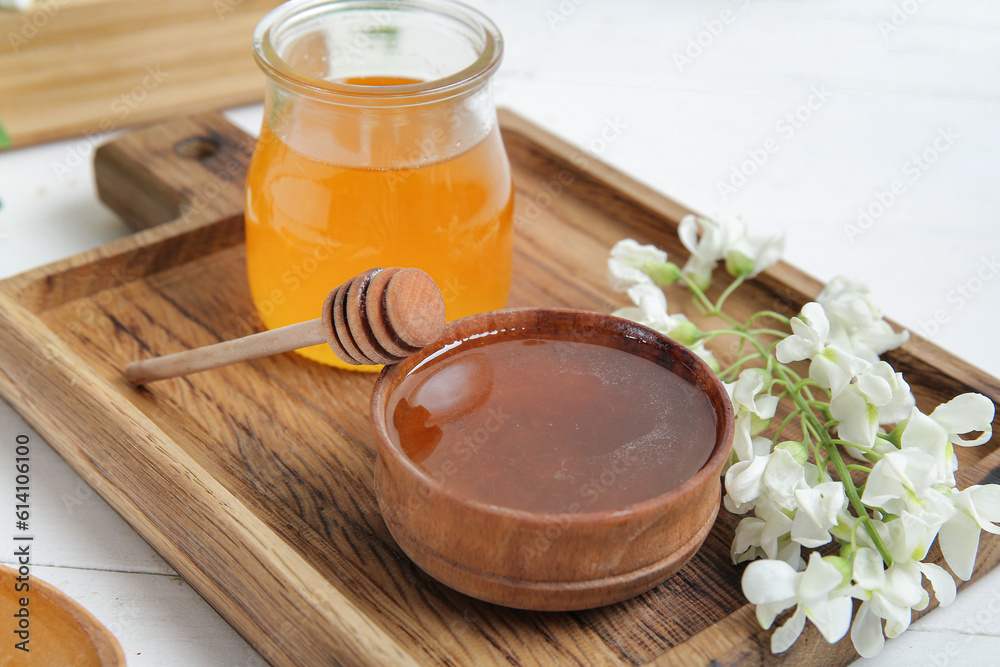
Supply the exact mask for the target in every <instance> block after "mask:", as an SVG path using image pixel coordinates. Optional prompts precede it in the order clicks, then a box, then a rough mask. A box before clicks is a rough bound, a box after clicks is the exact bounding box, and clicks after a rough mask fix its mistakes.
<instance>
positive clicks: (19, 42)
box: [0, 0, 281, 150]
mask: <svg viewBox="0 0 1000 667" xmlns="http://www.w3.org/2000/svg"><path fill="white" fill-rule="evenodd" d="M279 4H281V2H280V0H155V1H151V0H46V1H45V2H40V3H37V4H36V5H33V6H32V7H30V8H29V9H27V10H26V11H24V12H23V13H21V12H14V11H0V150H3V149H4V148H17V147H19V146H28V145H31V144H36V143H41V142H45V141H52V140H55V139H65V138H67V137H72V136H77V135H81V134H83V135H100V134H105V133H107V132H111V131H113V130H121V129H123V128H126V127H128V126H131V125H137V124H141V123H148V122H150V121H153V120H159V119H163V118H167V117H169V116H173V115H176V114H181V113H197V112H200V111H205V110H208V109H222V108H228V107H234V106H239V105H241V104H250V103H252V102H258V101H260V100H261V99H263V96H264V75H263V74H262V73H261V72H260V70H259V69H258V68H257V64H256V63H255V62H254V58H253V53H252V51H251V46H250V43H251V37H252V35H253V30H254V27H255V26H256V25H257V22H258V21H259V20H260V19H261V17H263V16H264V14H265V13H267V12H268V11H269V10H271V9H273V8H274V7H276V6H277V5H279ZM88 141H91V143H96V140H95V139H92V138H90V139H88Z"/></svg>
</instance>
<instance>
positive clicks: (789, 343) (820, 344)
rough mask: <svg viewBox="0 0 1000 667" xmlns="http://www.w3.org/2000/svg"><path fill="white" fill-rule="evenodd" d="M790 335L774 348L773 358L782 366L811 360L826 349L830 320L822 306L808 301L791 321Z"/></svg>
mask: <svg viewBox="0 0 1000 667" xmlns="http://www.w3.org/2000/svg"><path fill="white" fill-rule="evenodd" d="M791 327H792V335H791V336H789V337H788V338H786V339H784V340H783V341H781V342H780V343H778V345H777V346H776V347H775V350H774V353H775V354H774V356H776V357H777V358H778V361H780V362H781V363H783V364H789V363H791V362H793V361H802V360H803V359H812V358H813V357H815V356H816V355H817V354H819V353H821V352H822V351H823V350H824V349H825V348H826V342H827V340H829V338H830V320H828V319H827V317H826V311H824V310H823V306H821V305H820V304H818V303H816V302H815V301H810V302H809V303H807V304H806V305H804V306H802V312H801V313H799V314H798V315H797V316H796V317H793V318H792V320H791Z"/></svg>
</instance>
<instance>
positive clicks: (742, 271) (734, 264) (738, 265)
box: [726, 250, 754, 278]
mask: <svg viewBox="0 0 1000 667" xmlns="http://www.w3.org/2000/svg"><path fill="white" fill-rule="evenodd" d="M753 270H754V261H753V257H750V256H749V255H747V254H745V253H743V252H740V251H739V250H730V251H729V254H727V255H726V271H728V272H729V275H731V276H733V277H734V278H740V277H742V276H749V275H750V274H751V273H753Z"/></svg>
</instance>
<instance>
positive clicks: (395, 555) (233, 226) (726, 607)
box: [0, 112, 1000, 666]
mask: <svg viewBox="0 0 1000 667" xmlns="http://www.w3.org/2000/svg"><path fill="white" fill-rule="evenodd" d="M500 117H501V128H502V131H503V137H504V141H505V144H506V146H507V149H508V153H509V155H510V158H511V162H512V167H513V172H514V181H515V187H516V192H517V202H516V212H515V216H516V217H515V221H516V238H515V258H514V267H515V269H514V272H515V280H514V285H513V289H512V295H511V305H540V306H569V307H577V308H585V309H592V310H601V311H608V310H610V309H613V308H616V307H619V306H621V305H624V303H623V299H622V295H618V294H614V293H612V292H611V291H610V290H609V289H608V287H607V284H606V282H605V277H604V263H605V260H606V257H607V251H608V249H609V248H610V246H611V245H612V244H613V243H614V242H615V241H617V240H619V239H620V238H622V237H625V236H632V237H634V238H636V239H638V240H639V241H641V242H644V243H645V242H652V243H656V244H657V245H659V246H661V247H663V248H664V249H665V250H667V251H668V252H669V253H671V255H672V256H673V257H674V258H675V259H678V260H681V261H682V260H683V258H684V257H685V256H686V253H685V251H684V249H683V247H682V246H681V244H680V243H679V241H678V238H677V222H678V220H679V219H680V218H681V217H682V216H683V215H684V214H685V213H687V209H685V208H684V207H683V206H680V205H679V204H677V203H675V202H673V201H671V200H669V199H667V198H666V197H663V196H662V195H659V194H657V193H656V192H653V191H651V190H650V189H649V188H646V187H645V186H643V185H641V184H639V183H637V182H635V181H634V180H632V179H630V178H627V177H625V176H623V175H622V174H620V173H618V172H616V171H615V170H613V169H611V168H610V167H608V166H607V165H604V164H602V163H600V162H599V161H597V160H596V159H595V158H594V157H592V156H590V155H588V154H586V153H584V152H582V151H580V150H578V149H575V148H574V147H573V146H570V145H568V144H566V143H564V142H562V141H561V140H559V139H556V138H555V137H553V136H551V135H549V134H547V133H545V132H544V131H542V130H540V129H539V128H537V127H536V126H534V125H532V124H531V123H529V122H527V121H525V120H524V119H522V118H519V117H517V116H515V115H513V114H511V113H509V112H502V113H501V116H500ZM252 146H253V140H252V139H251V138H250V137H248V136H246V135H245V134H243V133H242V132H240V131H239V130H237V129H236V128H234V127H233V126H231V125H229V124H228V123H226V122H225V121H224V120H223V119H222V118H221V117H219V116H218V115H204V116H199V117H193V118H186V119H182V120H178V121H174V122H170V123H166V124H162V125H154V126H152V127H149V128H145V129H142V130H138V131H134V132H132V133H129V134H126V135H123V136H122V137H119V138H118V139H116V140H115V141H114V142H112V143H111V144H110V145H107V146H105V147H104V148H102V149H100V150H99V151H98V153H97V156H96V168H97V178H98V184H99V190H100V193H101V196H102V198H103V199H104V201H105V202H107V203H108V204H109V205H111V206H112V207H113V208H115V209H116V210H118V211H119V212H120V213H121V214H122V215H123V216H124V217H125V218H126V219H128V220H130V221H132V222H133V223H134V224H136V226H138V227H150V228H149V229H147V230H146V231H143V232H141V233H138V234H135V235H134V236H132V237H131V238H127V239H123V240H121V241H119V242H116V243H112V244H110V245H107V246H105V247H103V248H100V249H98V250H95V251H93V252H88V253H84V254H82V255H79V256H77V257H75V258H72V259H69V260H66V261H64V262H59V263H56V264H53V265H51V266H47V267H43V268H41V269H37V270H34V271H30V272H28V273H25V274H22V275H20V276H17V277H15V278H11V279H9V280H6V281H4V282H2V283H0V393H2V395H3V396H4V397H5V398H6V400H8V401H9V402H10V403H11V404H12V405H14V407H15V408H16V409H17V410H18V411H19V412H20V413H21V414H22V415H23V416H24V417H25V418H26V419H27V420H28V421H29V422H30V423H31V424H32V425H33V426H34V427H35V428H36V429H37V430H38V431H39V432H40V433H41V434H42V435H43V436H44V437H45V438H46V440H48V441H49V442H50V443H51V444H52V445H53V446H54V447H55V448H56V449H57V450H58V451H59V452H60V453H61V454H62V456H63V457H64V458H65V459H66V460H67V461H68V462H69V463H70V464H71V465H72V466H73V468H74V469H75V470H77V472H79V473H80V475H82V476H83V478H84V479H85V480H86V481H87V482H88V483H89V484H90V485H91V486H93V487H94V488H95V489H96V490H97V491H98V492H99V493H100V494H101V495H102V496H103V497H104V498H105V499H106V500H107V501H108V502H109V503H110V504H111V505H112V506H113V507H114V508H115V509H116V510H117V511H118V512H119V513H121V514H122V515H123V516H124V517H125V518H126V519H127V520H128V521H129V523H131V524H132V526H134V527H135V529H136V530H137V531H139V533H140V534H142V535H143V537H145V539H146V540H147V541H148V542H149V543H150V544H152V545H153V547H154V548H156V549H157V550H158V551H159V552H160V553H161V554H162V555H163V556H164V557H165V558H166V559H167V561H169V562H170V564H171V565H172V566H173V567H174V568H176V570H177V571H178V572H179V573H180V574H181V575H182V576H183V577H184V578H185V579H186V580H187V581H189V582H190V583H191V585H192V586H194V587H195V588H196V589H197V590H198V591H199V592H200V593H201V594H202V595H203V596H204V597H205V599H206V600H208V601H209V602H210V603H211V604H212V605H213V606H214V607H215V608H216V609H217V610H218V611H219V612H220V613H221V614H222V615H223V616H224V617H225V618H226V619H228V620H229V622H230V623H231V624H232V625H233V626H234V627H235V628H236V629H237V630H238V631H239V632H240V633H241V634H242V635H243V636H244V637H245V638H246V639H247V640H248V641H249V642H250V643H251V644H253V645H254V647H255V648H257V650H259V651H260V652H261V654H262V655H263V656H264V657H265V658H267V659H268V660H269V661H271V662H272V663H273V664H276V665H293V664H295V665H309V666H315V665H323V664H335V663H340V664H451V665H490V664H494V665H501V664H502V665H510V664H518V665H520V664H524V665H528V664H553V663H558V664H616V665H641V664H649V663H655V664H684V665H688V664H696V665H737V664H739V665H758V664H778V663H785V662H788V663H809V664H829V665H839V664H845V663H848V662H850V661H851V660H853V659H854V658H856V655H855V653H854V651H853V649H852V647H851V644H850V640H849V639H845V640H844V641H841V642H840V643H839V644H837V645H834V646H830V645H828V644H826V642H825V641H823V639H822V638H821V637H820V636H819V634H818V633H817V632H816V631H815V628H813V627H812V625H809V626H808V627H807V629H806V631H805V634H804V635H803V637H802V638H801V639H800V641H799V642H798V643H796V644H795V646H794V647H793V648H792V649H791V650H790V651H788V652H787V653H785V654H782V655H779V656H772V655H771V654H770V652H769V650H768V648H767V647H768V646H769V633H768V632H765V631H763V630H761V629H760V628H759V627H758V625H757V622H756V620H755V618H754V613H753V609H752V608H751V607H750V606H749V605H748V604H747V603H746V600H745V599H744V598H743V595H742V593H741V591H740V586H739V580H740V576H741V574H742V570H743V567H744V566H734V565H733V564H732V562H731V560H730V557H729V547H730V543H731V541H732V538H733V531H734V529H735V525H736V523H737V521H736V517H734V516H732V515H730V514H729V513H727V512H722V513H720V516H719V519H718V520H717V522H716V524H715V526H714V527H713V529H712V531H711V533H710V535H709V537H708V539H707V540H706V542H705V544H704V546H703V548H702V549H701V550H700V551H699V552H698V553H697V554H696V556H695V557H694V558H693V559H692V560H691V562H690V563H688V565H687V566H685V567H684V568H683V569H682V570H681V571H679V572H678V573H677V574H676V575H674V576H673V577H671V578H670V579H669V580H668V581H666V582H665V583H664V584H662V585H661V586H659V587H658V588H656V589H654V590H652V591H650V592H649V593H647V594H645V595H642V596H640V597H637V598H634V599H632V600H629V601H626V602H624V603H621V604H617V605H613V606H609V607H604V608H601V609H594V610H589V611H582V612H573V613H537V612H526V611H518V610H512V609H505V608H501V607H496V606H493V605H490V604H486V603H483V602H478V601H476V600H473V599H470V598H468V597H465V596H463V595H461V594H459V593H456V592H454V591H452V590H450V589H448V588H445V587H444V586H442V585H440V584H438V583H437V582H435V581H434V580H433V579H431V578H429V577H428V576H426V575H425V574H423V573H422V572H421V571H420V570H419V569H417V568H416V567H415V566H414V565H413V564H412V563H411V562H410V561H409V560H408V559H407V558H406V557H405V556H404V555H403V554H402V552H401V551H400V550H399V548H398V547H397V546H396V544H395V543H394V542H393V540H392V537H391V536H390V535H389V533H388V531H387V530H386V527H385V525H384V523H383V522H382V518H381V516H380V514H379V510H378V506H377V504H376V500H375V494H374V491H373V488H372V477H373V469H374V463H375V451H374V447H373V443H372V437H371V435H370V433H369V426H368V409H369V408H368V400H369V395H370V391H371V388H372V383H373V380H374V378H373V377H372V376H371V375H367V374H360V373H351V372H344V371H337V370H333V369H329V368H326V367H322V366H319V365H316V364H312V363H310V362H308V361H305V360H304V359H302V358H300V357H297V356H296V355H292V354H286V355H280V356H277V357H272V358H267V359H261V360H258V361H254V362H250V363H246V364H241V365H238V366H232V367H228V368H223V369H218V370H215V371H210V372H206V373H201V374H197V375H192V376H190V377H186V378H181V379H177V380H169V381H165V382H159V383H155V384H153V385H151V386H150V387H148V388H146V389H142V390H136V389H133V388H131V387H129V386H128V385H127V384H126V383H125V382H124V381H123V379H122V377H121V375H120V371H121V369H122V368H123V367H124V366H125V364H126V363H127V362H128V361H130V360H133V359H137V358H143V357H149V356H153V355H158V354H165V353H169V352H175V351H178V350H183V349H186V348H190V347H195V346H198V345H204V344H208V343H214V342H217V341H220V340H225V339H229V338H233V337H235V336H237V335H240V334H242V333H246V329H247V327H248V325H250V326H253V323H254V315H253V307H252V304H251V302H250V297H249V294H248V289H247V284H246V278H245V275H244V271H245V264H244V246H243V222H242V217H241V210H242V209H241V204H242V199H243V197H242V187H243V178H244V176H245V173H246V166H247V161H248V157H249V154H250V151H251V149H252ZM168 220H172V222H166V221H168ZM164 222H166V224H159V223H164ZM718 282H719V283H721V284H724V283H725V281H723V280H720V281H718ZM821 287H822V286H821V285H820V283H818V282H817V281H816V280H814V279H812V278H810V277H809V276H807V275H805V274H803V273H802V272H800V271H798V270H797V269H795V268H793V267H791V266H789V265H788V264H784V263H781V264H778V265H777V266H775V267H773V268H771V269H770V270H768V271H767V272H765V273H764V274H763V275H761V276H760V277H759V278H758V279H756V280H755V281H753V282H752V283H750V284H749V285H747V286H746V288H745V289H741V290H739V291H738V292H737V294H736V295H734V296H733V297H732V298H731V299H730V300H729V301H728V302H727V309H728V308H731V309H732V313H733V315H734V316H736V317H741V316H745V315H746V314H747V313H749V312H752V311H756V310H760V309H763V308H772V309H777V310H782V311H785V312H787V313H791V312H795V311H797V310H798V309H799V308H800V307H801V305H802V304H803V303H804V302H805V301H807V300H809V299H810V298H812V297H815V295H816V294H817V293H818V292H819V290H820V289H821ZM668 298H670V299H671V303H672V304H674V305H675V306H676V305H678V304H684V303H687V302H688V299H686V298H684V297H683V296H682V295H681V294H680V293H672V294H670V295H668ZM687 314H688V315H689V316H691V317H692V318H694V319H698V318H699V316H698V314H697V313H696V312H693V311H689V312H688V313H687ZM716 352H717V354H718V355H719V356H720V357H722V358H723V359H724V360H726V359H728V360H731V359H732V354H733V352H734V350H733V349H732V348H726V347H721V348H716ZM889 358H890V361H891V362H892V363H893V365H894V366H895V367H896V368H897V369H898V370H901V371H902V372H903V373H905V375H906V377H907V380H908V381H909V383H910V386H911V387H912V388H913V390H914V392H915V393H916V396H917V402H918V404H919V405H920V406H921V407H922V408H924V409H930V408H931V407H933V406H934V405H936V404H937V403H938V402H940V401H942V400H946V399H949V398H951V397H953V396H955V395H957V394H960V393H962V392H965V391H970V390H971V391H979V392H983V393H985V394H986V395H988V396H990V397H991V398H992V399H993V400H994V402H995V401H997V399H998V398H1000V382H998V381H997V380H996V379H995V378H992V377H990V376H988V375H986V374H984V373H983V372H981V371H979V370H978V369H976V368H973V367H971V366H969V365H968V364H966V363H964V362H962V361H960V360H958V359H956V358H955V357H953V356H951V355H949V354H947V353H946V352H944V351H942V350H940V349H939V348H937V347H935V346H934V345H933V344H931V343H929V342H927V341H925V340H923V339H921V338H919V337H917V336H913V338H912V339H911V340H910V341H909V342H908V343H906V344H905V345H904V346H903V347H902V348H901V349H899V350H896V351H894V352H892V353H891V354H890V355H889ZM779 417H780V415H779ZM994 428H996V429H997V430H1000V423H998V422H994ZM998 449H1000V448H998V445H997V443H996V442H994V443H993V444H990V445H986V446H983V447H978V448H960V451H959V455H960V456H961V457H963V458H962V473H961V475H960V484H961V485H962V486H966V485H969V484H974V483H979V482H980V481H982V480H990V481H1000V451H998ZM933 558H934V559H936V560H940V554H939V553H937V552H935V553H934V554H933ZM998 560H1000V539H997V538H995V537H992V536H987V535H984V538H983V541H982V545H981V547H980V555H979V560H978V564H977V568H976V571H975V572H976V574H975V575H974V576H975V577H978V576H981V575H982V574H983V573H984V572H986V571H987V570H989V569H990V568H992V567H994V566H995V565H996V563H997V561H998Z"/></svg>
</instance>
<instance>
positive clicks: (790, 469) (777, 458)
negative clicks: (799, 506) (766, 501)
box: [758, 449, 806, 509]
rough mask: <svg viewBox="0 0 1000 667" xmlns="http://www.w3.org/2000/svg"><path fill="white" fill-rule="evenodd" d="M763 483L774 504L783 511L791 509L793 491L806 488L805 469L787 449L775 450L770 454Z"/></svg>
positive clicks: (793, 496)
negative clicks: (783, 509) (779, 506)
mask: <svg viewBox="0 0 1000 667" xmlns="http://www.w3.org/2000/svg"><path fill="white" fill-rule="evenodd" d="M758 458H763V457H758ZM763 482H764V484H765V485H766V486H767V489H768V491H769V495H770V497H771V498H772V499H773V500H774V501H775V502H777V503H778V504H780V505H781V506H782V507H784V508H785V509H793V508H794V507H795V503H794V499H795V490H796V489H798V488H801V487H804V486H806V480H805V469H804V468H803V466H802V464H801V463H799V462H798V461H796V460H795V457H793V456H792V455H791V453H790V452H789V451H788V450H787V449H776V450H774V451H773V452H772V453H771V454H770V460H769V461H768V464H767V468H765V470H764V474H763Z"/></svg>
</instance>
